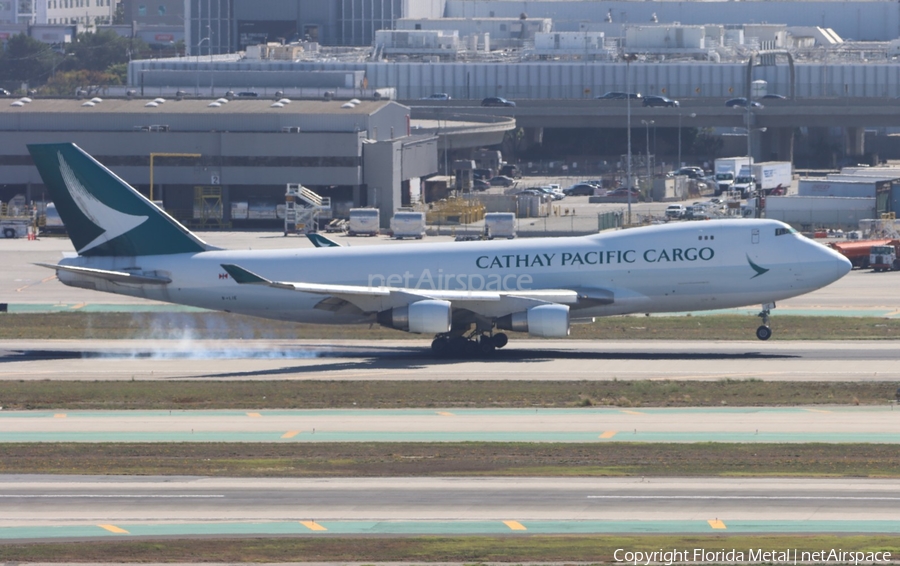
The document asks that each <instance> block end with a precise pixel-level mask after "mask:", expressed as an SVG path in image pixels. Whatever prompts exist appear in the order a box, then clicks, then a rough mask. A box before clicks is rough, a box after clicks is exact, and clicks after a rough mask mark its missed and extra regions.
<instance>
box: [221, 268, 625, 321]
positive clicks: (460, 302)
mask: <svg viewBox="0 0 900 566" xmlns="http://www.w3.org/2000/svg"><path fill="white" fill-rule="evenodd" d="M222 268H223V269H224V270H225V271H226V272H228V274H229V275H230V276H231V278H232V279H234V281H235V282H236V283H238V284H241V285H265V286H268V287H274V288H277V289H288V290H292V291H301V292H304V293H315V294H320V295H328V296H330V297H335V298H338V299H342V300H344V301H346V302H348V303H351V304H353V305H355V306H356V307H358V308H359V309H361V310H362V311H363V312H380V311H383V310H387V309H390V308H395V307H402V306H406V305H409V304H410V303H414V302H416V301H421V300H425V299H434V300H442V301H450V302H452V303H453V305H454V307H455V308H462V309H466V310H469V311H472V312H474V313H476V314H479V315H483V316H490V317H498V316H504V315H507V314H510V313H513V312H518V311H521V310H524V309H527V308H530V307H533V306H537V305H546V304H565V305H570V306H571V307H572V308H578V307H581V306H588V305H589V306H596V305H603V304H611V303H612V302H613V293H612V292H610V291H607V290H604V289H534V290H516V291H484V290H482V291H465V290H447V289H416V288H396V287H366V286H363V285H332V284H327V283H303V282H286V281H271V280H269V279H266V278H264V277H262V276H260V275H257V274H256V273H253V272H251V271H248V270H246V269H244V268H243V267H240V266H237V265H233V264H222ZM326 304H327V303H326Z"/></svg>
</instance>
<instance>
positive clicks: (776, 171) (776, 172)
mask: <svg viewBox="0 0 900 566" xmlns="http://www.w3.org/2000/svg"><path fill="white" fill-rule="evenodd" d="M753 176H754V177H756V188H757V190H760V191H763V192H765V194H767V195H770V194H774V195H778V196H780V195H785V194H787V191H788V189H789V188H790V186H791V183H792V182H793V180H794V169H793V167H792V165H791V162H790V161H764V162H762V163H754V164H753Z"/></svg>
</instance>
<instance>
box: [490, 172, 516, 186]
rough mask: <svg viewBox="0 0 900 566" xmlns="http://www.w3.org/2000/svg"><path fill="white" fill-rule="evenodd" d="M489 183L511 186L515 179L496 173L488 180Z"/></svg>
mask: <svg viewBox="0 0 900 566" xmlns="http://www.w3.org/2000/svg"><path fill="white" fill-rule="evenodd" d="M490 184H491V186H492V187H511V186H513V185H515V184H516V181H515V179H510V178H509V177H507V176H505V175H497V176H496V177H493V178H492V179H491V180H490Z"/></svg>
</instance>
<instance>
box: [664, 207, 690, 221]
mask: <svg viewBox="0 0 900 566" xmlns="http://www.w3.org/2000/svg"><path fill="white" fill-rule="evenodd" d="M685 212H686V211H685V208H684V205H682V204H670V205H669V206H667V207H666V218H667V219H669V220H678V219H679V218H684V215H685Z"/></svg>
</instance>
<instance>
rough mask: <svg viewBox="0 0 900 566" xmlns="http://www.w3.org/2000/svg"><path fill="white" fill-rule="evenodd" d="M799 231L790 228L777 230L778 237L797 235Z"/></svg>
mask: <svg viewBox="0 0 900 566" xmlns="http://www.w3.org/2000/svg"><path fill="white" fill-rule="evenodd" d="M796 233H797V231H796V230H794V229H793V228H791V227H790V226H788V227H787V228H775V235H776V236H784V235H785V234H796Z"/></svg>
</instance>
